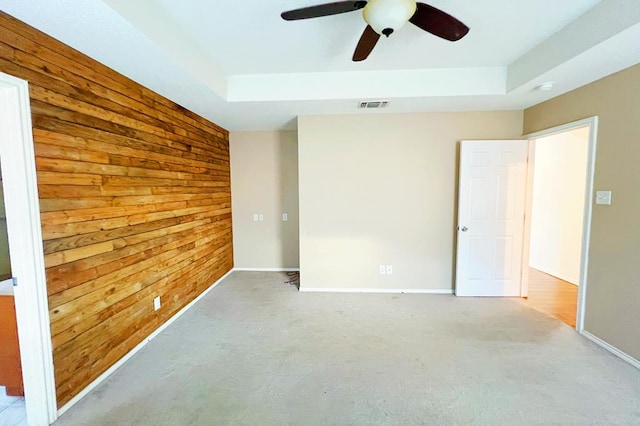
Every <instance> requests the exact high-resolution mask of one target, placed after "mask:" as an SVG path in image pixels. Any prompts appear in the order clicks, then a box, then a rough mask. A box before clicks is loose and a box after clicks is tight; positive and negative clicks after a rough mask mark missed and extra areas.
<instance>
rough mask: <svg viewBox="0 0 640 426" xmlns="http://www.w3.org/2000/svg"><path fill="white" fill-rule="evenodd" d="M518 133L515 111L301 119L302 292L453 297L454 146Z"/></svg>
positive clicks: (519, 116)
mask: <svg viewBox="0 0 640 426" xmlns="http://www.w3.org/2000/svg"><path fill="white" fill-rule="evenodd" d="M521 133H522V111H502V112H468V113H421V114H358V115H340V116H328V115H324V116H303V117H299V119H298V141H299V147H298V151H299V179H300V183H299V188H300V268H301V271H300V275H301V289H303V290H304V289H314V288H315V289H319V288H324V289H336V288H338V289H382V290H401V289H410V290H423V291H425V290H436V291H438V290H439V291H450V290H451V289H452V287H453V269H454V223H455V215H456V210H455V209H456V200H457V176H458V146H459V141H460V140H462V139H514V138H519V137H520V136H521ZM382 264H384V265H392V266H393V275H380V274H379V271H378V266H379V265H382Z"/></svg>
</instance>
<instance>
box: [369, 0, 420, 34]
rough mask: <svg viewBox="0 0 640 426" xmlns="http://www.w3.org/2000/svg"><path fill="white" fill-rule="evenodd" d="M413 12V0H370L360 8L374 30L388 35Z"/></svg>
mask: <svg viewBox="0 0 640 426" xmlns="http://www.w3.org/2000/svg"><path fill="white" fill-rule="evenodd" d="M415 12H416V1H415V0H370V1H369V2H368V3H367V5H366V6H365V7H364V9H363V10H362V15H363V17H364V20H365V21H366V22H367V24H369V25H370V26H371V28H373V30H374V31H375V32H377V33H378V34H381V35H386V36H387V37H389V35H390V34H391V33H393V32H394V31H396V30H398V29H399V28H400V27H402V26H403V25H404V24H405V23H406V22H407V21H409V18H411V17H412V16H413V14H414V13H415Z"/></svg>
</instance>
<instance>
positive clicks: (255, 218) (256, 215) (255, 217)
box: [253, 213, 258, 222]
mask: <svg viewBox="0 0 640 426" xmlns="http://www.w3.org/2000/svg"><path fill="white" fill-rule="evenodd" d="M253 221H254V222H257V221H258V214H257V213H255V214H254V215H253Z"/></svg>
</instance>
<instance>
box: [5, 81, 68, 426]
mask: <svg viewBox="0 0 640 426" xmlns="http://www.w3.org/2000/svg"><path fill="white" fill-rule="evenodd" d="M0 164H1V169H2V175H3V179H2V181H3V187H4V200H10V201H11V202H10V203H5V208H6V223H7V231H8V232H7V234H8V235H7V236H8V245H9V250H10V252H11V253H12V254H16V253H17V254H18V255H12V256H11V260H10V265H11V275H12V278H13V279H12V290H13V298H14V304H15V313H16V315H15V316H16V320H17V332H18V340H19V346H20V358H21V367H22V379H23V380H22V381H23V386H24V395H25V406H26V415H27V419H28V423H29V424H30V425H47V424H50V423H52V422H53V421H55V420H56V417H57V407H56V396H55V384H54V383H55V382H54V375H53V358H52V351H51V334H50V323H49V312H48V302H47V288H46V279H45V271H44V255H43V251H42V230H41V227H40V208H39V200H38V188H37V178H36V170H35V156H34V148H33V135H32V125H31V111H30V100H29V88H28V84H27V82H26V81H24V80H21V79H18V78H15V77H12V76H9V75H7V74H4V73H1V72H0Z"/></svg>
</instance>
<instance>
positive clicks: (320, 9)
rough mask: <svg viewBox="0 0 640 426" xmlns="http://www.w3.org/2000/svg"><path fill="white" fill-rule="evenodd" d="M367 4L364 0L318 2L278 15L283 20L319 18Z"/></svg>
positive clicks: (351, 10)
mask: <svg viewBox="0 0 640 426" xmlns="http://www.w3.org/2000/svg"><path fill="white" fill-rule="evenodd" d="M366 5H367V2H366V1H365V0H360V1H337V2H333V3H325V4H319V5H317V6H309V7H303V8H301V9H294V10H289V11H287V12H282V13H281V14H280V16H282V19H284V20H285V21H296V20H298V19H309V18H319V17H321V16H329V15H337V14H339V13H346V12H353V11H354V10H358V9H362V8H363V7H365V6H366Z"/></svg>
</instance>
